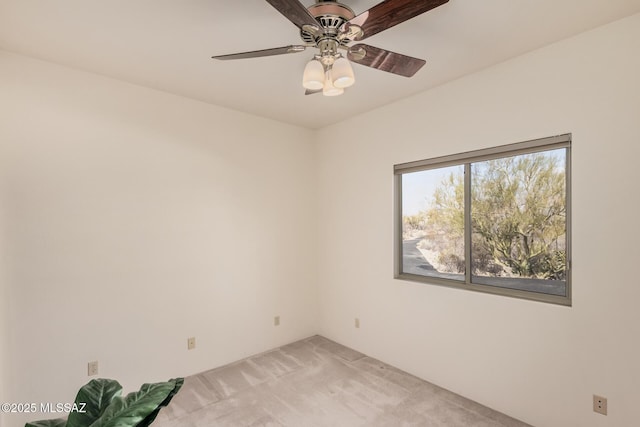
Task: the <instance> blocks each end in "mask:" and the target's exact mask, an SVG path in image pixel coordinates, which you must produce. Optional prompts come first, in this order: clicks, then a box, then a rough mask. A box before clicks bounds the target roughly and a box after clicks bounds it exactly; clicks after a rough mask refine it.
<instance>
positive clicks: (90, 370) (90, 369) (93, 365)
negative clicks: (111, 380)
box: [87, 360, 98, 377]
mask: <svg viewBox="0 0 640 427" xmlns="http://www.w3.org/2000/svg"><path fill="white" fill-rule="evenodd" d="M94 375H98V361H97V360H96V361H94V362H89V363H87V376H89V377H92V376H94Z"/></svg>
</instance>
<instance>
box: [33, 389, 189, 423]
mask: <svg viewBox="0 0 640 427" xmlns="http://www.w3.org/2000/svg"><path fill="white" fill-rule="evenodd" d="M182 384H184V378H176V379H171V380H169V381H166V382H161V383H155V384H143V385H142V387H141V388H140V390H138V391H136V392H132V393H129V394H127V395H126V396H122V386H121V385H120V383H118V381H115V380H109V379H103V378H100V379H95V380H91V381H90V382H89V383H88V384H86V385H84V386H83V387H82V388H81V389H80V391H78V394H77V396H76V400H75V404H74V405H73V408H74V409H73V410H72V411H71V412H70V413H69V417H68V418H66V419H64V418H57V419H53V420H43V421H33V422H29V423H27V424H26V425H25V427H148V426H150V425H151V423H152V422H153V420H155V419H156V416H157V415H158V412H160V409H161V408H162V407H163V406H167V405H168V404H169V402H170V401H171V399H172V398H173V396H175V395H176V393H177V392H178V390H180V387H182Z"/></svg>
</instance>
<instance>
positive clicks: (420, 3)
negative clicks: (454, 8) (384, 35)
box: [346, 0, 449, 40]
mask: <svg viewBox="0 0 640 427" xmlns="http://www.w3.org/2000/svg"><path fill="white" fill-rule="evenodd" d="M448 1H449V0H385V1H383V2H382V3H378V4H377V5H375V6H373V7H372V8H371V9H369V10H367V11H366V12H362V13H361V14H360V15H358V16H356V17H355V18H353V19H351V20H350V21H349V22H348V23H347V24H346V26H347V27H348V26H349V25H357V26H358V27H360V28H362V32H363V34H362V35H361V36H360V37H357V38H356V40H364V39H366V38H367V37H371V36H372V35H374V34H378V33H379V32H381V31H384V30H386V29H388V28H391V27H393V26H395V25H398V24H401V23H402V22H404V21H407V20H409V19H411V18H414V17H416V16H418V15H421V14H423V13H425V12H428V11H430V10H431V9H435V8H436V7H438V6H442V5H443V4H445V3H447V2H448Z"/></svg>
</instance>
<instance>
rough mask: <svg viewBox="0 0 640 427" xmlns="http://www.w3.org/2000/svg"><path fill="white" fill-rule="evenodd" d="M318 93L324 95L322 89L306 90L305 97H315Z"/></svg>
mask: <svg viewBox="0 0 640 427" xmlns="http://www.w3.org/2000/svg"><path fill="white" fill-rule="evenodd" d="M316 93H322V89H318V90H311V89H305V90H304V94H305V95H315V94H316Z"/></svg>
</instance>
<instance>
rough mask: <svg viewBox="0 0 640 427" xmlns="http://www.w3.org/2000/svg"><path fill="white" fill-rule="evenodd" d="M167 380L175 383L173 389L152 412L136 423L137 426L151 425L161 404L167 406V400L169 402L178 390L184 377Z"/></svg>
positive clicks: (145, 426) (147, 426) (146, 426)
mask: <svg viewBox="0 0 640 427" xmlns="http://www.w3.org/2000/svg"><path fill="white" fill-rule="evenodd" d="M169 382H173V383H174V384H175V385H174V387H173V390H171V392H169V395H168V396H167V398H166V399H164V401H162V403H160V405H158V407H157V408H156V409H155V410H154V411H153V412H152V413H150V414H149V415H148V416H147V417H146V418H145V419H144V420H142V421H141V422H140V424H138V425H137V427H149V426H150V425H151V423H152V422H153V420H155V419H156V417H157V416H158V413H159V412H160V409H162V407H163V406H167V405H168V404H169V402H171V399H173V396H175V395H176V394H177V393H178V391H179V390H180V388H181V387H182V385H183V384H184V378H172V379H170V380H169Z"/></svg>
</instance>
